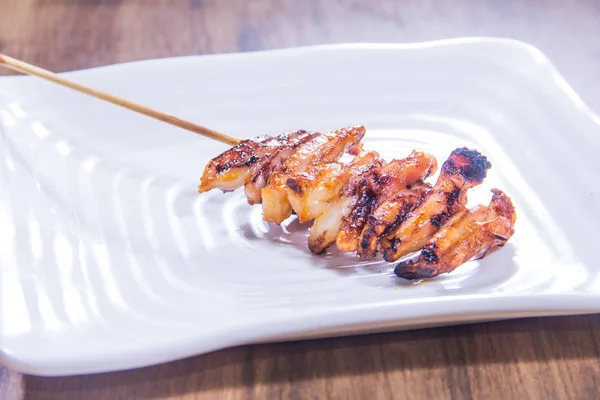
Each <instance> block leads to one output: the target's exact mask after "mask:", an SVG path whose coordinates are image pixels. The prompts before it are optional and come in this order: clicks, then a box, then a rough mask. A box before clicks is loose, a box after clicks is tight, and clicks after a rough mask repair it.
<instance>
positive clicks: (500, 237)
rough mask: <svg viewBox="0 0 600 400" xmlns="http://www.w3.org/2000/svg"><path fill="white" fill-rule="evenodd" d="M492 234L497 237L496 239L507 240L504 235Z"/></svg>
mask: <svg viewBox="0 0 600 400" xmlns="http://www.w3.org/2000/svg"><path fill="white" fill-rule="evenodd" d="M494 236H495V237H496V239H498V240H502V241H503V242H506V241H508V239H507V238H505V237H504V236H500V235H494Z"/></svg>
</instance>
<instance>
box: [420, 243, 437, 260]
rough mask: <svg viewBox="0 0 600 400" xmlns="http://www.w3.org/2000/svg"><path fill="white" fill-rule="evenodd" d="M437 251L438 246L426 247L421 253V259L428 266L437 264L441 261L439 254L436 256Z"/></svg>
mask: <svg viewBox="0 0 600 400" xmlns="http://www.w3.org/2000/svg"><path fill="white" fill-rule="evenodd" d="M436 249H437V246H436V245H432V246H425V248H424V249H423V250H422V251H421V257H423V260H424V261H425V262H426V263H427V264H437V263H438V261H439V259H438V256H437V254H435V250H436Z"/></svg>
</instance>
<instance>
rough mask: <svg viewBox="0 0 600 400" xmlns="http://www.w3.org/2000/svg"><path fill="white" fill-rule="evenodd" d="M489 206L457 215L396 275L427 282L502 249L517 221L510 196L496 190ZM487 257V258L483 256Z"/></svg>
mask: <svg viewBox="0 0 600 400" xmlns="http://www.w3.org/2000/svg"><path fill="white" fill-rule="evenodd" d="M492 193H493V196H492V200H491V201H490V204H489V206H483V205H480V206H477V207H474V208H473V209H470V210H463V211H461V212H459V213H457V214H455V215H454V216H453V217H452V218H450V220H449V221H448V222H447V223H446V224H445V225H444V226H442V228H441V229H440V230H439V231H438V232H437V233H436V234H435V235H434V236H433V238H432V239H431V240H429V241H428V242H427V244H426V245H425V247H424V248H423V250H421V253H420V255H419V256H418V258H416V259H414V260H408V261H404V262H401V263H400V264H398V265H397V266H396V268H395V270H394V273H395V274H396V275H397V276H399V277H400V278H404V279H409V280H413V279H426V278H433V277H436V276H438V275H440V274H444V273H448V272H451V271H453V270H454V269H456V268H457V267H458V266H460V265H461V264H463V263H465V262H467V261H469V260H471V259H473V257H475V256H476V255H478V254H480V253H482V252H483V254H484V256H485V254H487V252H488V251H490V250H492V249H494V248H496V247H502V246H504V244H505V243H506V242H507V241H508V240H509V239H510V238H511V237H512V235H513V233H514V225H515V222H516V219H517V215H516V212H515V208H514V206H513V204H512V201H511V199H510V197H508V196H507V195H506V194H504V193H503V192H502V191H501V190H498V189H492ZM482 258H483V257H482Z"/></svg>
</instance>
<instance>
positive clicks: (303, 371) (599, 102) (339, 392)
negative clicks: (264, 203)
mask: <svg viewBox="0 0 600 400" xmlns="http://www.w3.org/2000/svg"><path fill="white" fill-rule="evenodd" d="M461 36H503V37H512V38H516V39H520V40H524V41H527V42H529V43H531V44H533V45H535V46H537V47H538V48H540V49H541V50H542V51H543V52H545V53H546V54H547V55H548V56H549V57H550V58H551V59H552V60H553V61H554V62H555V64H556V65H557V66H558V68H559V69H560V70H561V72H562V73H563V74H564V75H565V76H566V77H567V79H568V80H569V82H570V83H571V84H572V85H573V87H574V88H575V90H576V91H578V92H579V93H580V95H581V96H582V97H583V99H584V100H585V101H586V102H588V103H589V104H590V105H591V106H592V107H593V108H595V109H596V110H600V1H597V0H535V1H534V0H479V1H477V0H371V1H367V0H252V1H251V0H181V1H177V0H173V1H161V0H0V52H3V53H6V54H8V55H11V56H14V57H17V58H21V59H24V60H25V61H29V62H32V63H35V64H39V65H41V66H43V67H45V68H48V69H51V70H55V71H66V70H72V69H78V68H85V67H92V66H98V65H104V64H110V63H115V62H122V61H130V60H139V59H147V58H156V57H167V56H178V55H188V54H207V53H219V52H235V51H251V50H258V49H273V48H280V47H290V46H298V45H310V44H320V43H339V42H412V41H422V40H431V39H440V38H448V37H461ZM6 73H10V72H8V71H0V74H6ZM565 134H569V133H568V132H565ZM599 329H600V316H583V317H561V318H545V319H539V318H538V319H528V320H518V321H509V322H498V323H490V324H477V325H469V326H459V327H450V328H439V329H429V330H421V331H413V332H399V333H390V334H381V335H368V336H360V337H351V338H341V339H328V340H315V341H306V342H294V343H286V344H272V345H258V346H244V347H240V348H234V349H228V350H223V351H219V352H215V353H212V354H208V355H204V356H200V357H195V358H191V359H187V360H182V361H178V362H174V363H170V364H165V365H160V366H155V367H149V368H144V369H138V370H133V371H124V372H119V373H109V374H100V375H91V376H81V377H67V378H39V377H24V376H21V375H19V374H15V373H12V372H9V371H7V370H5V369H2V367H0V399H3V400H4V399H7V400H13V399H21V398H26V399H51V400H52V399H121V398H122V399H138V398H142V399H214V398H226V399H267V398H268V399H277V398H286V399H288V398H289V399H311V400H312V399H326V398H340V399H371V398H373V399H391V398H394V399H434V398H435V399H469V398H486V399H487V398H490V399H491V398H494V399H496V398H500V399H511V400H512V399H525V398H531V399H559V398H560V399H567V398H569V399H575V398H577V399H586V398H589V399H594V398H598V397H599V396H600V385H599V382H600V362H599V360H598V357H599V355H600V335H599V334H598V332H599Z"/></svg>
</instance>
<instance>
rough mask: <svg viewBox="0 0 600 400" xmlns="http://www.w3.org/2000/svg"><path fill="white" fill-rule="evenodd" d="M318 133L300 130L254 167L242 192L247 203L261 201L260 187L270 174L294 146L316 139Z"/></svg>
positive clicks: (279, 166)
mask: <svg viewBox="0 0 600 400" xmlns="http://www.w3.org/2000/svg"><path fill="white" fill-rule="evenodd" d="M319 135H321V134H320V133H308V132H305V131H301V132H300V133H299V134H297V135H294V136H293V137H290V138H288V140H286V141H285V142H283V143H282V144H281V145H280V146H279V147H277V148H276V149H275V150H274V151H273V152H272V153H271V154H269V155H268V156H266V157H265V160H264V162H262V163H261V165H260V167H259V168H256V169H255V171H254V174H253V175H252V177H251V178H250V180H249V181H247V182H246V184H245V185H244V194H245V195H246V198H247V199H248V204H250V205H254V204H260V203H261V202H262V189H263V188H264V187H265V186H266V185H267V182H268V180H269V178H270V177H271V174H272V173H273V172H275V171H277V170H278V169H280V168H281V166H282V164H283V163H284V162H285V160H286V159H287V158H288V157H289V156H290V155H291V154H292V153H293V152H294V151H295V150H296V148H297V147H298V146H300V145H302V144H304V143H306V142H308V141H310V140H312V139H316V138H317V136H319Z"/></svg>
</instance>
